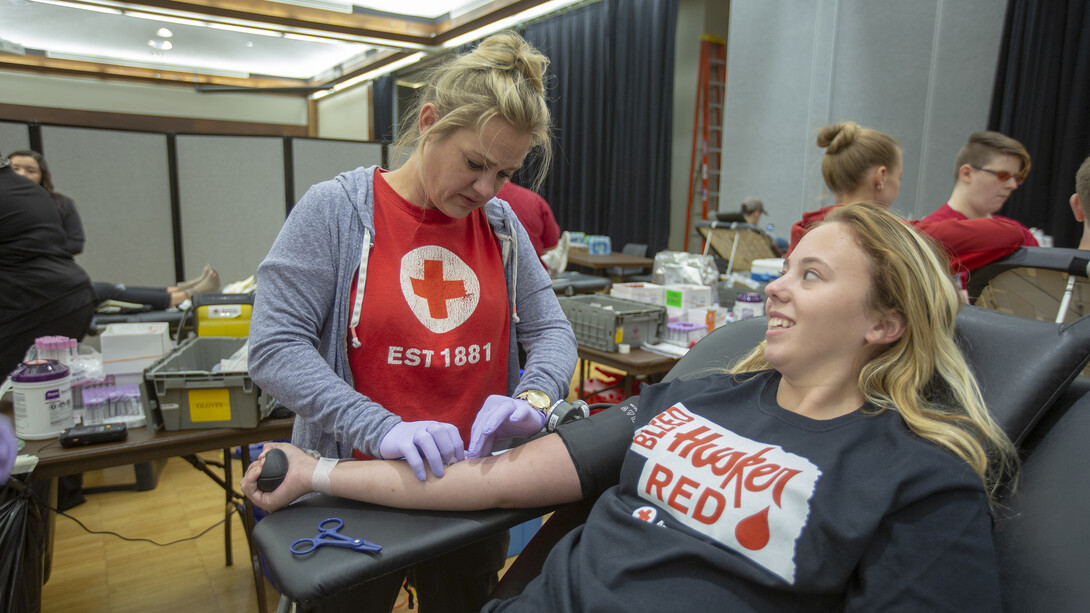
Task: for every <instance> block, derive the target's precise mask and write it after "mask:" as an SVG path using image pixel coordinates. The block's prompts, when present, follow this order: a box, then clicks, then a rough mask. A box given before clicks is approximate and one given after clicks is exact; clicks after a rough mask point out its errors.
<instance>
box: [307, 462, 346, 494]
mask: <svg viewBox="0 0 1090 613" xmlns="http://www.w3.org/2000/svg"><path fill="white" fill-rule="evenodd" d="M337 462H340V460H338V459H337V458H319V459H318V465H317V466H315V467H314V474H313V475H312V476H311V477H310V487H311V489H313V490H314V491H315V492H320V493H322V494H329V495H330V496H332V495H333V485H332V483H331V482H330V480H329V473H331V472H333V467H334V466H336V465H337Z"/></svg>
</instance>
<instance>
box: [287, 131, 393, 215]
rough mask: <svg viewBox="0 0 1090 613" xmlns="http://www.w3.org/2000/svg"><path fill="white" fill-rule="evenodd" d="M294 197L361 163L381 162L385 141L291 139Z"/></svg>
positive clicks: (297, 197) (372, 163)
mask: <svg viewBox="0 0 1090 613" xmlns="http://www.w3.org/2000/svg"><path fill="white" fill-rule="evenodd" d="M292 158H293V170H294V173H295V176H294V177H293V180H294V183H295V201H296V202H298V201H299V199H300V198H302V197H303V194H305V193H306V191H307V190H308V189H310V186H311V185H314V184H315V183H321V182H322V181H328V180H329V179H332V178H333V177H335V176H337V175H338V174H340V173H342V172H344V171H346V170H352V169H353V168H358V167H360V166H365V167H366V166H375V165H379V164H382V144H381V143H362V142H352V141H339V140H318V139H310V138H296V139H293V140H292Z"/></svg>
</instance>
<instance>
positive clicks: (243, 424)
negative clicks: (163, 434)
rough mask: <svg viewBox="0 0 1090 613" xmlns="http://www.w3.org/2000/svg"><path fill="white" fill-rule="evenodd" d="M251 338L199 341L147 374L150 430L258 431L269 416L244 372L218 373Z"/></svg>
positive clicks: (189, 343) (192, 341) (187, 343)
mask: <svg viewBox="0 0 1090 613" xmlns="http://www.w3.org/2000/svg"><path fill="white" fill-rule="evenodd" d="M246 340H247V339H246V337H242V338H236V337H217V336H197V337H193V338H190V339H189V340H187V341H185V342H184V343H182V344H181V345H178V348H177V349H175V350H174V351H172V352H171V353H170V354H168V355H166V356H164V357H163V358H162V359H160V360H159V361H157V362H155V363H154V364H152V365H151V366H149V367H148V368H147V369H146V370H145V371H144V383H145V390H146V392H147V396H148V398H147V399H146V400H147V401H146V402H145V403H144V406H145V411H147V413H148V414H147V422H148V429H149V430H153V431H154V430H155V429H157V427H158V425H159V424H161V425H162V427H163V428H165V429H167V430H192V429H198V428H253V427H254V426H256V425H257V423H258V422H259V421H261V420H262V419H263V418H264V417H266V416H267V415H268V408H269V407H268V403H264V404H265V405H266V406H264V407H262V403H261V402H259V396H260V394H261V390H260V388H258V387H257V386H256V385H254V382H253V380H252V379H250V375H249V374H248V373H244V372H226V373H224V372H213V371H212V369H213V368H214V367H215V366H216V365H217V364H219V362H220V360H222V359H225V358H228V357H231V354H233V353H235V352H236V351H238V350H239V349H240V348H241V347H242V345H243V343H245V342H246Z"/></svg>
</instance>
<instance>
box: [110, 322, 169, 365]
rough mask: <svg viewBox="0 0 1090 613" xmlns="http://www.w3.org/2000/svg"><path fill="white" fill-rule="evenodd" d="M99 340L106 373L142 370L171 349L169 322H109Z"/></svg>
mask: <svg viewBox="0 0 1090 613" xmlns="http://www.w3.org/2000/svg"><path fill="white" fill-rule="evenodd" d="M99 341H100V343H101V347H102V370H103V372H104V373H105V374H107V375H119V374H131V373H139V372H143V370H144V369H145V368H147V367H148V366H150V365H151V364H152V363H154V362H155V361H156V360H158V359H159V358H161V357H163V356H164V355H166V354H168V353H170V349H171V344H170V326H169V324H167V323H166V322H147V323H132V324H110V325H108V326H106V331H105V332H103V333H102V335H101V336H100V337H99Z"/></svg>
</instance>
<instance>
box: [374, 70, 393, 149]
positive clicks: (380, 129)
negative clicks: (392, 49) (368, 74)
mask: <svg viewBox="0 0 1090 613" xmlns="http://www.w3.org/2000/svg"><path fill="white" fill-rule="evenodd" d="M396 83H397V79H395V78H394V76H393V75H385V76H382V77H379V78H377V79H375V80H374V84H373V86H372V90H371V98H372V104H374V112H375V137H374V139H372V140H377V141H380V142H383V143H392V142H393V141H394V123H395V122H396V121H397V118H396V117H395V116H394V94H395V91H394V88H395V87H396Z"/></svg>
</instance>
